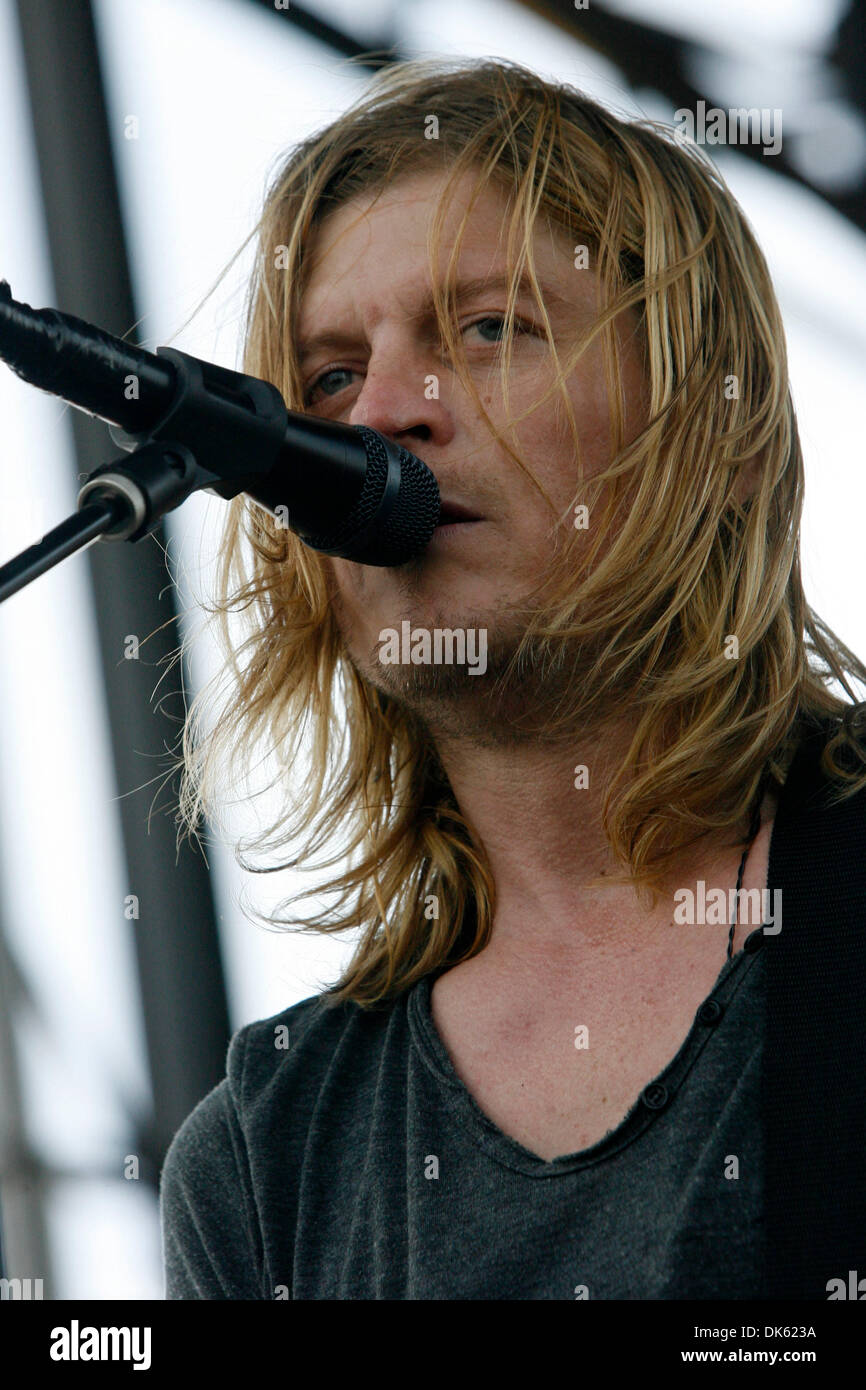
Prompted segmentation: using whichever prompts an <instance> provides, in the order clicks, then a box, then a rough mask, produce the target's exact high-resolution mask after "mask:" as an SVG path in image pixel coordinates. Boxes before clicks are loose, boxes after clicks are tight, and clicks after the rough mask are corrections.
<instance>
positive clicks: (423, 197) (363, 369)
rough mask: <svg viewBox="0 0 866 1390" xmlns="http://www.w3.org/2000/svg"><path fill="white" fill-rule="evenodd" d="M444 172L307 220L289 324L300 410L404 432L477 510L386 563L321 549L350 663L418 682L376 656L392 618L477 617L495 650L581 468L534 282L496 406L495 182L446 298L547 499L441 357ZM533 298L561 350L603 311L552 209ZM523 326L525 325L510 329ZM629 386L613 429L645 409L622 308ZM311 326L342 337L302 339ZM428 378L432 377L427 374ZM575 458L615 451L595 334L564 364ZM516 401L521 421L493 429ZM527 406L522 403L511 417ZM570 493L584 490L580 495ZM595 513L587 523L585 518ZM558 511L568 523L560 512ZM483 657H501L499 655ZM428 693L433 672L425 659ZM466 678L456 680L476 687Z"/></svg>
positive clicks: (504, 642)
mask: <svg viewBox="0 0 866 1390" xmlns="http://www.w3.org/2000/svg"><path fill="white" fill-rule="evenodd" d="M445 177H446V176H445V175H441V174H418V175H415V176H411V177H406V178H404V179H402V180H400V181H398V182H397V183H395V184H394V185H393V186H391V187H390V188H389V189H388V190H387V191H386V192H385V193H383V194H381V195H380V196H378V197H377V198H375V199H374V198H373V197H371V196H364V197H359V198H357V199H354V200H353V201H351V202H350V203H347V204H345V205H344V206H342V207H340V208H339V209H337V210H336V211H335V212H334V213H332V214H330V215H329V216H328V217H327V218H326V219H325V221H324V222H323V224H322V226H321V227H320V228H319V230H318V232H317V233H316V236H315V240H314V242H313V247H312V252H313V259H312V263H311V270H310V274H309V278H308V281H307V286H306V290H305V293H304V295H303V300H302V305H301V315H300V324H299V333H298V348H299V354H300V369H301V376H302V380H303V382H304V390H305V397H306V403H305V409H306V410H307V411H308V412H310V413H314V414H316V415H321V416H324V417H326V418H328V419H334V420H341V421H343V422H345V423H347V424H351V425H367V426H369V427H371V428H372V429H375V430H378V431H380V432H381V433H382V434H384V435H387V436H389V437H390V438H391V439H393V440H395V441H397V442H399V443H401V444H403V445H404V446H405V447H406V448H407V449H409V451H410V452H412V453H414V454H417V455H418V457H419V458H421V459H422V460H423V461H424V462H425V463H426V464H427V465H428V467H429V468H430V469H431V470H432V471H433V473H434V475H435V476H436V479H437V481H438V484H439V490H440V494H441V498H442V501H443V504H447V503H448V502H454V503H457V504H459V505H460V506H462V507H463V508H465V509H467V510H468V511H469V512H470V513H472V514H473V515H474V516H476V517H479V518H480V520H476V521H473V522H467V523H464V524H459V525H454V526H451V527H447V528H444V529H443V528H440V529H437V531H436V532H435V534H434V536H433V539H432V541H431V542H430V544H429V546H428V547H427V549H426V551H425V552H424V553H423V555H422V556H421V557H420V559H419V560H417V561H415V562H412V564H410V565H408V566H400V567H399V568H396V569H381V568H377V567H371V566H366V565H359V564H355V563H353V562H351V561H347V560H338V559H331V560H328V561H326V563H327V564H328V565H329V567H330V571H331V576H332V589H333V602H334V610H335V615H336V617H337V621H338V624H339V627H340V630H341V632H342V634H343V637H344V640H345V642H346V644H347V647H348V649H349V651H350V653H351V655H352V657H353V659H354V660H355V662H356V664H357V665H358V666H359V668H360V669H361V670H362V671H364V673H365V674H366V675H367V676H368V677H369V678H370V679H371V680H372V681H373V682H374V683H375V684H376V685H378V686H380V687H382V688H384V689H388V690H391V691H392V693H398V691H399V690H401V689H402V690H403V692H404V693H406V692H407V691H408V689H409V687H410V686H414V688H415V689H416V691H420V690H421V688H422V687H423V684H424V680H425V674H424V673H422V672H419V670H418V669H417V668H414V669H413V670H412V671H411V672H410V675H411V679H410V680H407V679H406V675H407V673H406V671H405V668H404V669H403V672H402V674H401V672H400V670H399V668H397V667H394V666H383V665H382V664H381V663H380V661H379V659H378V656H377V651H378V648H379V644H380V634H381V633H382V631H383V630H384V629H386V628H396V629H399V628H400V624H401V622H402V621H403V620H405V619H408V620H409V621H410V623H411V624H412V627H413V628H418V627H425V628H427V629H431V630H432V629H434V628H436V627H447V628H455V627H463V628H470V627H475V628H478V627H481V626H483V627H485V628H486V629H487V630H488V634H489V637H488V644H489V646H490V648H491V651H492V652H493V653H497V652H498V653H499V655H500V656H502V655H503V654H504V653H505V652H506V651H510V650H512V649H513V647H514V645H515V643H516V641H517V640H518V639H519V637H520V636H521V635H522V632H523V630H525V626H526V624H525V621H523V620H517V619H516V618H515V616H514V615H515V608H516V605H517V604H518V602H519V601H520V600H521V599H522V598H524V597H525V596H527V595H528V594H529V593H531V591H532V590H533V589H534V588H535V587H536V585H537V584H538V583H539V582H540V581H541V580H542V579H543V578H544V575H545V573H546V571H547V569H548V568H549V565H550V560H551V555H552V551H553V544H554V539H553V534H552V528H554V526H555V525H557V523H558V519H559V518H560V517H561V516H563V514H564V513H566V512H567V510H568V509H569V507H570V504H571V502H572V501H573V500H574V498H575V494H576V492H577V491H578V487H579V481H580V480H579V474H578V468H577V463H576V459H575V454H574V448H573V444H572V439H571V433H570V428H569V426H568V422H567V418H566V413H565V409H564V406H563V403H562V398H561V395H560V393H559V392H558V391H557V392H555V393H554V394H553V395H552V396H551V397H550V398H549V399H548V400H547V401H545V402H544V403H543V404H540V405H539V404H538V402H539V401H540V400H541V398H542V397H543V396H544V394H545V392H546V391H547V390H548V388H549V386H550V384H551V382H552V380H553V378H554V366H553V362H552V360H551V357H550V352H549V348H548V344H547V341H546V338H545V334H544V327H543V323H542V320H541V316H540V314H539V311H538V309H537V307H536V305H535V303H534V299H533V296H532V292H531V290H527V291H526V292H525V293H523V294H521V296H520V298H519V299H518V301H517V304H516V309H515V313H516V325H515V327H516V333H515V338H514V341H513V344H512V357H511V365H510V369H509V376H508V383H509V407H510V411H506V408H505V402H504V400H503V393H502V389H501V381H500V368H499V356H498V354H499V352H501V342H502V336H503V333H504V325H503V323H502V322H497V320H501V319H503V318H504V315H505V311H506V306H507V284H506V282H505V276H506V274H507V270H508V264H507V259H506V248H505V238H506V225H507V224H506V199H505V198H504V196H503V195H502V194H501V193H500V192H499V191H498V190H497V189H495V188H488V189H487V190H485V192H484V193H483V194H482V195H481V196H480V197H479V198H478V199H477V200H476V202H475V205H474V207H473V209H472V212H471V213H470V217H469V221H468V224H467V226H466V228H465V229H464V233H463V239H462V245H461V250H460V256H459V259H458V262H457V271H456V278H457V283H458V290H459V287H460V284H461V282H470V281H471V282H474V284H473V285H472V286H469V287H468V289H467V292H466V293H465V294H463V295H461V296H460V298H459V299H458V301H457V304H458V307H457V320H456V325H455V328H456V331H457V332H458V333H459V334H461V335H462V336H463V341H464V344H465V351H466V359H467V364H468V368H469V371H470V373H471V375H472V379H473V381H474V384H475V386H476V389H477V391H478V393H479V395H480V397H481V399H482V401H483V402H484V406H485V409H486V410H487V413H488V415H489V416H490V418H491V420H492V421H493V423H494V425H495V426H496V427H497V428H499V429H500V430H502V431H503V432H504V433H505V437H506V438H507V439H508V440H509V442H510V443H511V445H512V447H513V448H514V449H515V451H516V452H517V454H518V455H519V457H520V458H522V459H523V460H524V461H525V462H526V463H527V465H528V466H529V467H530V468H531V469H532V471H533V472H534V473H535V475H536V477H537V478H538V479H539V481H540V483H541V484H542V486H543V487H544V489H545V490H546V491H547V493H548V494H549V496H550V498H551V499H552V502H553V508H551V506H550V505H549V504H548V502H547V501H545V499H544V497H543V496H542V495H541V494H540V493H539V492H538V490H537V489H536V488H535V487H533V485H532V483H531V482H530V480H529V478H527V477H526V475H525V474H524V473H523V472H522V471H521V469H520V468H519V467H518V466H517V464H515V463H514V461H513V460H512V459H511V458H510V457H509V455H508V453H507V451H506V450H505V449H504V448H503V447H502V445H501V444H499V443H498V442H497V441H496V440H495V439H494V438H493V437H492V435H491V433H490V431H489V429H488V427H487V425H486V424H485V423H484V421H483V420H482V418H481V417H480V415H479V413H478V410H477V408H476V406H475V404H474V402H473V401H472V398H471V396H470V395H469V393H468V391H467V390H466V389H465V388H464V387H463V385H462V384H461V382H460V379H459V376H458V375H457V373H456V371H454V370H453V368H452V367H450V366H449V365H448V363H447V361H446V360H445V359H444V358H443V356H442V353H441V350H440V348H439V334H438V330H437V326H436V321H435V315H434V313H433V309H432V305H430V304H429V295H430V292H431V284H430V272H429V264H428V252H427V235H428V226H429V224H430V220H431V218H432V216H433V214H434V212H435V209H436V204H437V199H438V196H439V193H440V191H441V189H442V187H443V185H444V182H445ZM473 186H474V175H467V176H465V177H464V179H463V180H462V182H461V183H460V184H458V185H457V186H456V187H455V189H453V190H452V194H451V196H450V199H449V205H448V211H447V217H446V221H445V224H444V227H443V235H442V241H441V251H440V265H441V266H443V267H444V266H445V265H447V262H448V257H449V254H450V250H451V247H452V245H453V243H454V241H455V239H456V232H457V229H458V227H459V225H460V222H461V220H462V217H463V215H464V213H465V210H466V208H467V206H468V203H469V200H470V197H471V193H472V189H473ZM533 251H534V260H535V266H536V271H537V274H538V279H539V282H540V284H541V286H542V294H543V298H544V303H545V307H546V309H547V313H548V315H549V318H550V321H551V325H552V328H553V332H554V337H555V340H556V342H557V346H558V348H559V349H560V355H562V352H563V349H564V347H565V344H566V339H567V338H569V337H570V336H572V335H573V334H574V332H575V330H577V331H582V330H584V329H585V328H587V327H588V326H589V325H590V324H591V323H592V322H593V320H594V319H595V318H596V317H597V316H598V313H599V307H600V306H599V300H598V282H597V279H596V275H595V272H594V270H593V269H578V268H576V266H575V250H574V246H573V245H572V242H571V239H569V238H567V237H565V236H564V235H562V234H561V233H560V232H559V230H558V229H557V230H556V231H551V230H550V229H549V228H548V227H547V225H546V224H545V226H544V227H543V228H540V229H539V230H538V231H537V232H536V234H535V239H534V244H533ZM521 328H522V331H521ZM617 329H618V332H619V337H620V350H621V361H622V375H623V384H624V390H625V400H626V403H627V413H626V438H631V437H632V435H633V434H634V433H635V432H636V429H637V427H638V423H639V415H640V413H641V405H640V402H641V397H642V391H643V381H644V378H643V368H642V364H641V360H640V350H639V345H638V341H637V337H636V334H635V332H634V326H633V322H632V321H631V318H630V316H622V317H621V319H620V320H619V322H618V324H617ZM320 335H331V338H332V339H334V340H338V341H337V343H336V344H335V342H334V341H332V342H330V343H325V344H321V345H318V346H317V345H314V344H311V345H310V347H309V350H305V345H306V344H309V343H310V340H312V339H314V338H316V337H318V336H320ZM431 378H435V382H431ZM568 394H569V397H570V401H571V406H572V409H573V412H574V417H575V421H576V424H577V429H578V438H579V440H580V447H581V457H582V463H583V469H584V474H585V476H586V477H591V476H592V475H593V474H595V473H597V472H599V471H600V470H602V469H603V468H604V467H605V466H606V465H607V464H608V462H609V461H610V449H611V444H610V434H609V420H610V416H609V405H608V398H607V393H606V389H605V378H604V362H603V352H602V346H601V340H600V338H599V339H596V341H595V342H594V343H593V344H592V346H591V347H590V348H589V349H588V350H587V351H586V352H585V353H584V354H583V356H582V357H581V359H580V361H579V362H578V364H577V367H576V369H575V371H574V373H573V375H572V376H571V378H570V380H569V381H568ZM511 416H515V417H518V423H517V424H516V425H514V426H513V427H512V428H511V429H510V430H508V429H507V428H506V426H507V424H508V420H509V418H510V417H511ZM521 417H523V418H521ZM578 500H579V499H578ZM590 524H591V523H590ZM564 525H565V527H569V526H573V524H572V522H571V519H570V516H566V517H565V522H564ZM493 665H494V668H496V666H497V662H496V661H495V660H494V663H493ZM426 678H429V680H430V682H431V692H432V688H433V686H434V685H435V680H436V677H435V673H427V676H426ZM478 684H479V681H478V679H476V680H472V679H471V678H470V679H469V680H468V682H467V688H474V690H475V692H477V693H480V691H478Z"/></svg>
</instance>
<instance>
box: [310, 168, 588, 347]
mask: <svg viewBox="0 0 866 1390" xmlns="http://www.w3.org/2000/svg"><path fill="white" fill-rule="evenodd" d="M448 181H449V175H448V174H447V173H445V172H443V173H439V172H430V173H419V174H415V175H410V176H406V177H404V178H402V179H400V180H398V181H396V182H395V183H394V184H391V185H389V186H388V187H387V188H386V189H384V190H383V191H381V192H378V193H369V194H363V195H359V196H357V197H355V198H352V199H351V200H349V201H348V202H346V203H345V204H343V205H342V206H340V207H338V208H336V209H335V210H334V211H333V212H331V213H329V214H328V215H327V216H326V217H325V218H324V219H323V221H322V222H321V224H320V225H319V226H318V228H317V229H316V230H315V232H314V233H313V235H312V238H311V240H310V242H309V245H308V262H307V271H306V274H305V277H304V286H303V290H302V295H301V311H300V318H299V324H298V336H299V338H300V339H301V340H304V339H308V337H309V335H310V334H311V333H312V332H314V331H315V327H314V326H316V327H318V326H320V325H321V321H322V316H323V315H328V316H330V315H331V314H333V313H339V312H340V311H341V310H342V309H344V308H345V307H346V306H348V305H353V306H355V307H359V306H360V305H361V304H365V303H366V304H368V305H369V302H370V301H371V300H372V299H374V298H378V299H383V298H387V301H388V304H389V306H390V307H391V309H392V310H393V308H394V306H398V307H399V308H401V309H402V311H403V312H405V313H406V314H410V315H411V314H414V313H417V312H418V311H419V308H420V302H421V299H422V298H423V297H425V295H426V294H427V293H428V292H429V289H430V280H431V276H430V261H429V251H428V239H429V237H430V234H431V231H432V226H433V220H434V218H435V216H436V213H437V207H438V205H439V203H440V200H441V197H442V194H443V192H444V191H445V189H446V187H447V186H448ZM509 204H510V198H509V195H508V194H507V192H506V191H505V190H504V189H503V188H502V187H501V186H499V185H497V184H496V183H489V184H487V185H486V186H485V187H484V188H483V189H482V190H481V191H480V192H479V191H477V174H475V173H474V172H472V171H467V172H466V173H464V174H463V175H462V176H461V177H460V178H459V179H458V180H455V181H454V182H453V184H452V185H451V187H449V188H448V191H447V197H446V202H445V204H444V207H443V210H442V219H443V220H442V222H441V231H440V242H439V252H438V260H437V265H438V270H439V276H438V278H439V280H440V281H443V280H444V278H445V272H446V269H447V267H448V264H449V259H450V254H451V251H452V248H453V246H454V244H455V241H456V239H457V235H458V231H459V232H460V250H459V254H458V257H457V261H456V267H455V274H456V276H457V278H459V279H463V280H472V281H473V282H474V281H483V280H486V279H489V280H491V281H493V280H494V279H499V278H500V277H502V276H503V274H505V275H507V273H508V271H509V270H510V268H511V265H510V262H511V263H513V259H514V255H515V253H517V254H519V252H520V249H521V248H520V246H519V245H516V246H514V245H513V246H512V248H511V252H512V254H511V257H510V258H509V254H508V252H509V245H508V223H509V217H510V206H509ZM464 218H465V219H466V220H465V225H463V226H462V227H461V224H462V223H463V221H464ZM532 251H533V261H534V264H535V266H536V268H537V271H538V276H539V280H540V281H543V282H544V283H545V288H546V291H547V292H546V293H543V298H544V300H545V303H547V301H548V298H550V300H551V301H552V302H553V303H555V302H557V301H559V300H561V301H562V303H564V304H567V303H574V304H575V305H577V303H578V302H580V301H581V300H582V299H583V297H584V290H585V288H586V279H587V275H586V272H585V271H583V272H580V271H578V270H576V269H575V267H574V251H573V246H572V238H571V237H569V236H567V235H566V233H565V232H564V231H563V230H562V229H561V228H559V227H552V226H551V225H550V224H549V223H548V222H547V221H546V220H545V219H543V218H539V220H538V222H537V224H536V228H535V230H534V232H533V236H532Z"/></svg>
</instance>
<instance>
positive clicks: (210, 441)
mask: <svg viewBox="0 0 866 1390" xmlns="http://www.w3.org/2000/svg"><path fill="white" fill-rule="evenodd" d="M158 351H159V356H160V357H164V358H165V359H166V360H167V361H169V362H170V363H171V364H172V365H173V367H174V369H175V373H176V377H177V389H176V391H175V393H174V396H173V398H172V400H171V401H170V403H169V404H168V406H167V407H166V409H164V410H163V411H162V412H161V413H160V415H159V418H158V419H156V420H154V421H152V423H151V425H150V428H149V429H147V430H145V431H141V432H139V433H137V434H128V433H127V432H126V431H125V430H122V429H120V428H119V427H117V426H114V425H112V426H110V427H109V433H110V435H111V437H112V439H113V441H114V443H115V444H117V445H119V446H120V447H121V448H125V449H127V450H128V451H129V452H128V453H127V454H125V455H122V456H121V457H119V458H117V459H114V460H113V461H112V462H111V463H105V464H102V465H101V466H100V467H99V468H95V469H94V470H93V472H92V473H91V474H89V475H88V477H87V480H86V482H85V484H84V486H83V487H82V489H81V491H80V492H79V494H78V511H77V512H76V513H73V514H72V516H70V517H67V519H66V520H65V521H63V522H61V523H60V525H59V526H55V527H54V529H53V530H51V531H49V532H47V534H46V535H45V536H43V538H42V540H41V541H38V542H37V543H36V544H35V545H32V546H30V547H29V548H28V549H27V550H24V551H22V552H21V554H20V555H16V556H15V558H14V559H12V560H9V561H8V562H7V563H6V564H4V565H0V603H2V602H3V601H4V599H7V598H9V597H11V595H12V594H15V593H18V591H19V590H20V589H23V588H24V587H25V585H27V584H29V583H31V581H32V580H34V579H36V578H37V577H38V576H39V575H40V574H44V573H45V572H46V570H49V569H51V568H52V567H53V566H54V565H56V564H59V563H60V561H61V560H64V559H66V557H67V556H68V555H73V554H74V553H75V552H76V551H77V550H81V549H82V548H83V547H85V546H87V545H90V544H91V543H92V542H93V541H94V540H100V539H102V540H123V541H139V540H142V539H143V537H144V536H146V535H149V534H150V532H151V531H153V530H154V529H155V527H156V526H157V525H158V523H159V522H160V520H161V519H162V517H163V516H165V514H166V512H170V511H173V510H174V508H175V507H179V506H180V505H181V503H182V502H185V501H186V499H187V497H189V495H190V493H192V492H196V491H198V490H199V489H206V490H207V491H209V492H213V493H215V494H216V495H217V496H220V497H223V498H225V499H226V500H229V499H231V498H232V497H235V496H237V494H238V493H239V492H241V491H243V490H247V491H250V490H254V489H256V486H257V485H261V486H260V491H261V493H262V497H261V501H260V505H262V506H264V507H265V508H266V509H267V510H275V508H276V506H277V505H279V502H278V499H277V497H276V489H275V488H274V484H273V482H271V481H270V480H268V483H267V484H263V475H264V477H265V478H266V477H267V472H266V467H265V465H266V464H267V463H269V461H270V459H271V458H272V457H273V456H274V455H275V454H276V452H277V450H278V448H279V446H280V444H281V443H282V439H283V433H284V429H285V408H284V406H283V403H282V399H281V397H280V396H279V394H278V392H277V391H276V390H275V389H274V388H273V387H271V386H269V385H268V384H266V383H265V382H263V381H261V382H260V381H257V380H255V379H254V378H252V377H241V376H240V375H239V374H238V373H234V372H229V371H227V370H226V369H224V368H218V367H214V366H212V365H211V364H208V363H202V362H200V361H199V360H198V359H197V358H195V357H190V356H189V355H188V354H187V353H184V352H179V351H177V350H176V349H174V348H160V349H159V350H158ZM239 383H240V387H242V388H243V389H242V390H241V389H239ZM174 429H177V431H178V433H179V434H181V435H182V436H183V438H185V439H187V440H188V441H192V442H193V443H194V444H195V446H196V453H199V452H200V453H202V454H203V455H204V456H205V457H207V458H208V459H209V460H212V461H213V463H214V465H215V467H216V469H217V470H218V471H216V472H214V471H211V469H209V468H205V467H203V466H202V465H201V464H200V463H199V462H198V461H197V458H196V456H195V454H194V453H193V451H192V449H191V448H190V447H189V444H179V443H176V442H175V441H174V440H173V439H172V433H173V430H174ZM229 440H231V441H232V444H231V445H229V444H228V443H227V441H229ZM256 500H259V499H258V498H257V499H256ZM275 514H277V515H279V513H277V512H276V511H275Z"/></svg>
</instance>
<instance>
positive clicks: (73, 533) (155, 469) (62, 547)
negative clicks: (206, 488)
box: [0, 443, 202, 603]
mask: <svg viewBox="0 0 866 1390" xmlns="http://www.w3.org/2000/svg"><path fill="white" fill-rule="evenodd" d="M198 472H199V470H198V467H197V465H196V463H195V460H194V459H193V456H192V454H191V453H190V451H189V450H188V449H186V448H184V447H183V445H179V444H158V443H153V444H144V445H142V446H141V447H140V448H138V449H135V450H133V452H132V453H131V454H129V455H124V456H123V457H121V458H119V459H115V460H114V462H113V463H106V464H103V465H102V467H101V468H96V469H94V471H93V472H92V473H91V474H90V475H89V476H88V478H87V481H86V482H85V484H84V487H83V488H82V489H81V491H80V492H79V494H78V511H77V512H73V514H72V515H71V516H69V517H67V518H66V520H65V521H62V522H61V523H60V525H59V526H55V527H54V528H53V529H52V530H51V531H48V532H46V534H45V535H44V536H43V537H42V540H41V541H37V542H36V544H35V545H31V546H29V547H28V549H27V550H22V551H21V553H20V555H16V556H15V558H14V559H12V560H9V561H8V562H7V563H6V564H5V565H0V603H2V602H3V601H4V599H7V598H11V596H12V595H13V594H17V593H18V591H19V590H20V589H23V588H24V587H25V585H27V584H30V583H31V582H32V581H33V580H34V579H37V578H38V577H39V575H40V574H45V572H46V571H47V570H50V569H52V568H53V567H54V565H57V564H59V563H60V561H61V560H65V559H66V558H67V556H69V555H74V554H75V552H76V551H77V550H82V549H84V548H85V547H86V546H88V545H91V544H92V543H93V541H95V540H99V539H100V538H101V539H103V540H118V541H139V540H142V539H143V537H144V536H146V535H148V534H149V533H150V532H151V531H152V530H154V528H155V527H156V526H157V525H158V523H159V521H160V520H161V518H162V517H163V516H164V515H165V513H166V512H168V511H171V510H173V508H175V507H179V506H180V504H181V502H184V501H185V500H186V498H187V497H188V496H189V494H190V493H191V492H193V491H194V490H195V489H196V487H199V486H201V485H202V484H201V483H198V482H197V481H196V475H197V474H198Z"/></svg>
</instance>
